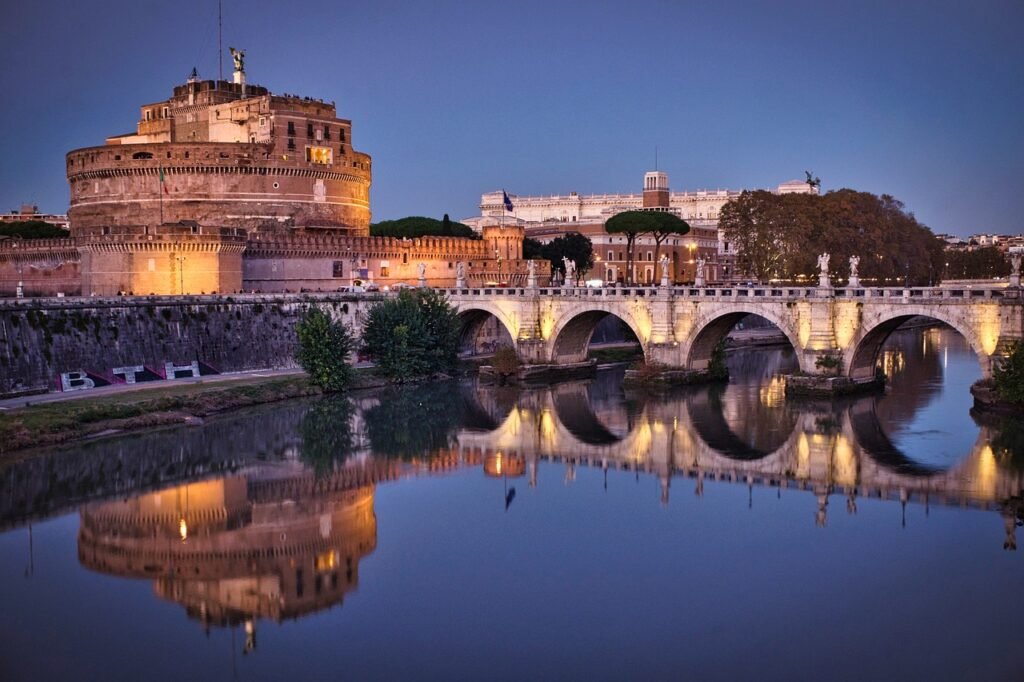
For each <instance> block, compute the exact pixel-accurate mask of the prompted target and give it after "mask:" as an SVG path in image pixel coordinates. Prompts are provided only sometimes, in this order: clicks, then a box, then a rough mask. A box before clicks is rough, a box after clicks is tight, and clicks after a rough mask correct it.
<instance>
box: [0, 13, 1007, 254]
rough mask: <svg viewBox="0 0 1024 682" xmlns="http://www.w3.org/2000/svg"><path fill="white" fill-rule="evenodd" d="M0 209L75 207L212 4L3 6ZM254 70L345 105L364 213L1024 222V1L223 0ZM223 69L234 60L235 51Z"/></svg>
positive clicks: (278, 85) (190, 43)
mask: <svg viewBox="0 0 1024 682" xmlns="http://www.w3.org/2000/svg"><path fill="white" fill-rule="evenodd" d="M3 17H4V21H3V23H2V27H0V65H2V66H0V87H2V92H3V93H4V97H3V105H2V106H0V151H2V155H3V157H2V158H3V163H2V164H0V210H2V211H8V210H11V209H13V208H16V207H17V206H18V205H19V204H20V203H22V202H23V201H34V202H36V203H38V204H39V205H40V207H41V208H42V209H43V210H44V211H59V212H63V211H65V210H66V208H67V200H68V192H67V184H66V181H65V178H64V154H65V153H66V152H67V151H69V150H71V149H74V148H77V147H85V146H91V145H96V144H102V142H103V139H104V138H105V137H106V136H107V135H111V134H115V133H122V132H127V131H130V130H132V129H133V127H134V125H135V121H136V119H137V118H138V106H139V105H140V104H143V103H145V102H152V101H158V100H161V99H164V98H166V97H167V96H168V95H169V94H170V90H171V88H172V86H173V85H174V84H176V83H180V82H183V81H184V80H185V78H186V77H187V75H188V72H189V71H190V70H191V68H192V67H193V66H197V67H198V69H199V71H200V75H202V76H205V77H212V76H215V75H216V71H217V29H216V20H217V3H216V1H215V0H204V1H202V2H199V1H195V0H183V1H181V2H177V3H154V2H138V0H133V1H132V2H122V1H121V0H112V1H109V2H103V3H90V2H81V1H78V2H70V1H68V0H54V1H51V2H47V3H27V2H23V3H9V6H7V7H5V8H4V11H3ZM224 21H225V27H224V45H225V50H226V49H227V46H228V45H233V46H236V47H241V48H244V49H245V50H246V52H247V58H246V69H247V72H248V74H249V80H250V82H254V83H259V84H261V85H265V86H267V87H269V88H270V89H271V90H273V91H278V92H290V93H297V94H301V95H309V96H314V97H322V98H324V99H328V100H335V101H336V102H337V103H338V111H339V115H340V116H342V117H345V118H350V119H352V121H353V139H354V143H355V146H356V148H357V149H359V150H360V151H364V152H367V153H369V154H371V155H372V156H373V158H374V185H373V189H372V192H371V199H372V206H373V211H374V219H375V220H376V219H388V218H397V217H401V216H404V215H410V214H423V215H433V216H436V217H440V215H441V214H443V213H449V214H451V216H452V217H453V218H461V217H466V216H470V215H475V214H476V213H477V203H478V202H479V196H480V194H481V193H482V192H485V191H490V190H493V189H499V188H506V189H507V190H508V191H509V192H513V193H519V194H551V193H566V192H570V191H577V192H580V193H588V194H589V193H601V192H624V191H639V188H640V184H641V179H642V176H643V173H644V171H646V170H649V169H650V168H651V167H652V166H653V164H654V150H655V147H657V148H658V155H659V166H660V168H661V169H662V170H665V171H667V172H668V173H669V176H670V181H671V186H672V188H673V189H679V190H681V189H699V188H720V187H728V188H744V187H773V186H774V185H776V184H778V183H779V182H782V181H784V180H788V179H791V178H798V177H802V176H803V171H804V170H812V171H813V172H814V173H815V174H817V175H819V176H820V177H821V179H822V184H823V187H824V188H825V189H836V188H839V187H852V188H855V189H861V190H867V191H871V192H877V193H883V192H885V193H889V194H892V195H894V196H896V197H897V198H899V199H901V200H902V201H903V202H904V203H905V204H906V206H907V208H908V209H909V210H911V211H913V212H914V213H915V215H917V217H918V218H919V219H920V220H921V221H923V222H924V223H925V224H927V225H929V226H930V227H931V228H932V229H933V230H935V231H936V232H953V233H956V234H969V233H972V232H980V231H985V232H997V233H1014V234H1016V233H1018V232H1024V220H1022V219H1021V218H1020V217H1019V216H1020V199H1019V197H1020V196H1021V186H1022V181H1024V127H1022V125H1021V123H1022V121H1024V40H1021V38H1020V33H1021V29H1024V3H1021V2H1019V0H1018V1H1016V2H994V1H993V2H985V1H984V0H980V1H977V2H973V3H964V2H959V3H947V2H937V1H932V2H903V1H901V2H883V3H871V2H857V3H840V2H819V3H808V2H800V3H797V2H747V3H742V2H736V3H731V2H715V3H711V2H708V3H692V4H690V3H683V2H659V1H656V0H655V1H650V2H642V3H636V2H630V3H627V2H599V1H598V2H577V3H573V2H557V1H548V2H504V3H499V2H488V1H486V0H478V1H475V2H470V1H468V0H467V1H464V2H443V1H442V2H429V3H427V2H423V3H413V2H398V1H392V0H375V1H374V2H370V3H336V2H326V1H321V0H307V1H306V2H303V3H281V2H258V1H254V0H250V1H249V2H242V1H241V0H224ZM225 69H226V70H227V71H230V59H229V58H227V57H225Z"/></svg>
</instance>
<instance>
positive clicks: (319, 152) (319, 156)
mask: <svg viewBox="0 0 1024 682" xmlns="http://www.w3.org/2000/svg"><path fill="white" fill-rule="evenodd" d="M332 151H333V150H332V149H331V148H330V147H306V161H309V162H310V163H319V164H323V165H325V166H329V165H331V162H332V161H333V160H334V159H333V157H332V155H331V152H332Z"/></svg>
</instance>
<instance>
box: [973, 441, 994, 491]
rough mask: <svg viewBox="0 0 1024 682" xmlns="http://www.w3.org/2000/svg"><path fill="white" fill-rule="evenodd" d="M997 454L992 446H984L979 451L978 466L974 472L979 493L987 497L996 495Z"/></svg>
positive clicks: (976, 489) (976, 488)
mask: <svg viewBox="0 0 1024 682" xmlns="http://www.w3.org/2000/svg"><path fill="white" fill-rule="evenodd" d="M996 473H997V472H996V456H995V453H993V452H992V447H991V446H989V445H986V446H984V447H983V448H982V449H981V452H979V453H978V466H977V469H976V470H975V474H974V486H975V492H976V494H977V495H979V496H981V497H984V498H986V499H992V498H993V497H995V492H996Z"/></svg>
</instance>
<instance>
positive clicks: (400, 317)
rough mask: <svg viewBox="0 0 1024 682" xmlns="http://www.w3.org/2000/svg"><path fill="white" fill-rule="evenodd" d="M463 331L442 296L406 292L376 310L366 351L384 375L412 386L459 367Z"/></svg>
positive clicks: (365, 336) (366, 338)
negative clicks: (429, 377) (412, 381)
mask: <svg viewBox="0 0 1024 682" xmlns="http://www.w3.org/2000/svg"><path fill="white" fill-rule="evenodd" d="M460 330H461V324H460V322H459V318H458V315H457V314H456V312H455V309H454V308H452V307H451V306H450V305H449V304H448V301H447V300H446V299H445V297H444V296H443V295H442V294H439V293H437V292H435V291H433V290H432V289H415V290H408V289H406V290H403V291H401V292H400V293H399V294H398V296H397V297H395V298H392V299H388V300H385V301H381V302H380V303H378V304H377V305H375V306H374V307H373V308H371V309H370V313H369V315H368V316H367V320H366V324H365V326H364V327H363V349H364V350H365V352H366V353H367V354H368V355H369V356H370V357H372V358H373V360H374V362H375V363H376V364H377V371H378V372H379V373H380V374H383V375H384V376H386V377H389V378H391V379H394V380H396V381H399V382H401V381H408V380H410V379H416V378H419V377H424V376H429V375H431V374H434V373H436V372H446V371H449V370H451V369H452V368H453V367H455V361H456V359H457V354H458V349H459V332H460Z"/></svg>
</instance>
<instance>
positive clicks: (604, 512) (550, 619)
mask: <svg viewBox="0 0 1024 682" xmlns="http://www.w3.org/2000/svg"><path fill="white" fill-rule="evenodd" d="M882 364H883V366H884V369H885V371H886V373H887V374H888V375H889V387H888V389H887V392H886V394H885V395H881V396H870V397H865V398H860V399H856V400H852V399H851V400H843V401H834V402H820V401H818V402H813V401H808V402H794V401H787V400H785V399H784V396H783V384H782V382H781V380H780V379H779V378H778V375H779V374H780V373H784V372H787V371H792V370H793V369H794V368H795V363H794V360H793V357H792V351H791V350H789V349H774V348H753V349H744V350H739V351H735V352H733V353H731V354H730V356H729V366H730V372H731V375H732V379H731V380H730V383H729V384H728V385H727V386H714V387H700V388H693V389H689V390H685V391H678V392H672V393H669V394H666V395H659V396H651V395H643V394H637V393H631V392H624V391H623V388H622V382H621V378H622V371H621V369H619V370H610V371H603V372H601V373H599V375H598V377H597V378H595V379H594V380H592V381H586V382H570V383H565V384H560V385H557V386H554V387H550V388H543V389H531V390H517V389H511V388H485V387H481V386H477V385H475V384H474V383H472V382H463V383H446V384H438V385H434V386H419V387H413V388H404V389H392V390H388V391H384V392H381V393H376V394H372V395H369V394H368V395H363V396H359V397H356V398H348V397H342V398H327V399H319V400H303V401H294V402H288V403H281V404H277V405H268V406H264V407H261V408H258V409H253V410H250V411H246V412H239V413H235V414H231V415H227V416H224V417H222V418H219V419H214V420H210V421H209V422H208V423H207V424H206V425H204V426H201V427H182V428H175V429H167V430H162V431H157V432H151V433H143V434H135V435H127V436H123V437H118V438H110V439H104V440H99V441H95V442H89V443H86V444H81V445H78V446H75V447H73V448H64V449H60V450H54V451H52V452H47V453H43V454H42V455H41V456H39V457H36V458H33V459H31V460H26V461H24V462H20V463H14V464H10V465H7V466H6V467H4V468H3V469H2V470H0V529H2V530H0V604H2V609H0V679H4V680H45V679H89V680H138V679H146V680H163V679H166V680H181V679H204V680H205V679H226V680H229V679H240V680H279V679H333V678H349V679H359V680H368V679H385V680H394V679H443V680H455V679H466V680H477V679H495V680H522V679H558V680H563V679H588V680H604V679H607V680H620V679H683V678H685V679H702V680H703V679H723V680H724V679H729V680H734V679H738V678H739V679H791V680H801V679H807V680H810V679H819V678H825V679H838V680H845V679H894V680H896V679H899V680H904V679H984V680H999V679H1021V678H1022V677H1024V652H1022V650H1021V648H1020V646H1019V640H1018V636H1019V629H1020V614H1021V613H1024V593H1022V589H1021V588H1022V586H1024V581H1022V569H1024V566H1022V557H1021V555H1020V553H1018V552H1015V551H1011V550H1013V549H1015V547H1016V527H1017V525H1018V524H1020V523H1021V519H1022V518H1024V506H1022V503H1021V492H1022V490H1024V448H1022V447H1021V444H1022V442H1024V438H1022V437H1021V432H1020V426H1019V425H1015V424H1013V423H1005V422H1004V423H1000V422H991V421H986V420H980V418H979V421H976V418H975V417H972V415H971V411H970V408H971V397H970V395H969V392H968V387H969V386H970V384H971V382H973V381H974V380H975V379H977V378H978V376H979V375H980V371H979V366H978V362H977V359H976V358H975V356H974V355H973V353H972V351H971V350H970V349H969V347H968V346H967V344H966V343H965V342H964V341H963V339H962V338H961V337H959V336H958V335H957V334H956V333H955V332H952V331H950V330H948V329H941V328H933V329H915V330H906V331H899V332H897V333H896V334H894V335H893V336H892V337H891V338H890V340H889V342H888V344H887V346H886V348H885V351H884V353H883V358H882Z"/></svg>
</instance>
